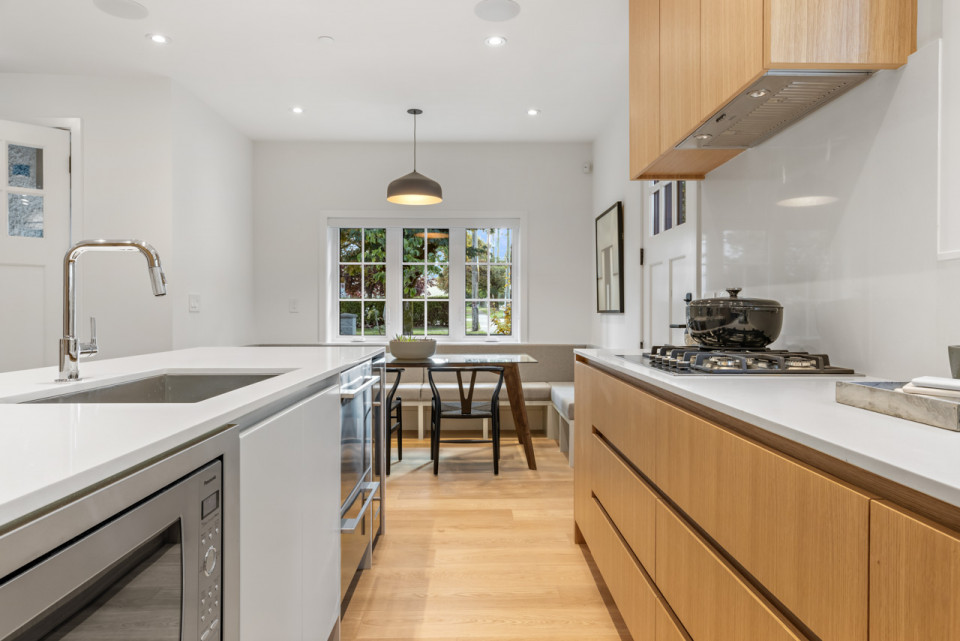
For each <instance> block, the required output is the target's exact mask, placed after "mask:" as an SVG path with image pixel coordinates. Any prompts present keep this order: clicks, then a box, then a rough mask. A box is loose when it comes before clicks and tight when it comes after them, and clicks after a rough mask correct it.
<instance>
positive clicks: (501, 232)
mask: <svg viewBox="0 0 960 641" xmlns="http://www.w3.org/2000/svg"><path fill="white" fill-rule="evenodd" d="M490 231H491V232H492V233H491V235H490V262H491V263H512V262H513V230H512V229H510V228H509V227H506V228H499V229H491V230H490Z"/></svg>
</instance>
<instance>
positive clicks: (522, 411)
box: [502, 363, 537, 470]
mask: <svg viewBox="0 0 960 641" xmlns="http://www.w3.org/2000/svg"><path fill="white" fill-rule="evenodd" d="M502 365H503V381H504V383H506V385H507V398H509V399H510V412H511V413H512V414H513V424H514V425H515V426H516V428H517V437H518V438H519V439H520V443H521V444H522V445H523V453H524V454H525V455H526V457H527V467H529V468H530V469H531V470H535V469H537V457H536V455H535V454H534V453H533V439H531V438H530V422H529V421H528V420H527V406H526V404H525V403H524V402H523V384H522V383H521V382H520V368H519V367H518V366H517V364H516V363H502Z"/></svg>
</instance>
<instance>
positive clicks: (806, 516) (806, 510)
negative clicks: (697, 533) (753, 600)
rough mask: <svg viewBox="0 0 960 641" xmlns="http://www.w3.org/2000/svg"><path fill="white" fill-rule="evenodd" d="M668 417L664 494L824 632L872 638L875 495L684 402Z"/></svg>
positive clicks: (836, 640) (661, 454)
mask: <svg viewBox="0 0 960 641" xmlns="http://www.w3.org/2000/svg"><path fill="white" fill-rule="evenodd" d="M638 393H643V392H638ZM665 418H666V420H661V421H660V422H659V423H658V427H659V429H658V431H657V470H658V479H657V485H658V487H659V488H660V489H661V490H662V491H663V493H664V494H666V495H667V496H669V497H670V499H671V501H673V502H674V503H675V504H676V505H677V506H678V507H679V508H680V509H681V510H682V511H683V512H684V513H685V514H687V515H688V516H689V517H690V518H691V519H692V520H693V521H695V522H696V523H697V524H698V525H699V526H700V527H702V528H703V529H704V530H705V531H706V532H707V533H709V535H710V537H711V538H712V539H713V540H714V541H716V543H717V545H719V546H720V547H721V548H722V549H723V550H725V551H726V552H727V553H729V554H730V555H731V556H733V557H734V558H736V559H737V561H738V563H740V565H742V566H743V567H744V568H745V569H746V571H747V572H749V573H750V574H752V575H753V576H754V577H756V579H757V580H758V581H759V582H760V583H762V584H763V585H764V586H765V587H766V588H767V589H768V590H769V591H770V592H771V593H772V594H773V595H774V596H775V597H776V598H777V599H778V600H779V601H780V602H781V603H783V604H784V605H785V606H786V607H787V608H788V609H789V610H790V611H792V612H793V613H794V614H796V615H797V616H798V617H800V619H802V620H803V621H804V622H805V624H806V625H807V626H808V627H809V628H810V629H811V630H812V631H813V633H814V634H816V635H817V636H818V637H819V638H821V639H824V640H825V641H841V640H842V641H847V640H851V641H853V640H859V641H866V639H867V590H868V577H867V558H868V554H869V525H870V524H869V518H870V517H869V515H870V500H871V496H870V495H869V494H867V493H865V492H863V491H861V490H859V489H857V488H855V487H852V486H850V485H848V484H845V483H843V482H841V481H838V480H837V479H834V478H832V477H830V476H828V475H826V474H824V473H822V472H820V471H819V470H815V469H813V468H811V467H809V466H807V465H804V464H802V463H800V462H798V461H795V460H793V459H791V458H789V457H787V456H785V455H783V454H780V453H778V452H775V451H773V450H771V449H769V448H767V447H764V446H762V445H760V444H758V443H755V442H753V441H751V440H749V439H747V438H745V437H743V436H740V435H738V434H735V433H733V432H731V431H729V430H726V429H724V428H722V427H720V426H717V425H714V424H713V423H711V422H709V421H707V420H704V419H702V418H700V417H697V416H695V415H693V414H691V413H689V412H686V411H684V410H681V409H679V408H675V407H673V408H671V409H670V412H669V413H668V414H666V416H665ZM658 526H659V525H658ZM658 541H659V539H658ZM658 571H659V566H658Z"/></svg>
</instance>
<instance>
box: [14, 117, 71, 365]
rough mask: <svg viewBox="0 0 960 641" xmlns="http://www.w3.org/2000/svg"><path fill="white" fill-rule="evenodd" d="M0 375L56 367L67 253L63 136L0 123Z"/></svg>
mask: <svg viewBox="0 0 960 641" xmlns="http://www.w3.org/2000/svg"><path fill="white" fill-rule="evenodd" d="M0 156H2V157H0V172H2V174H0V175H2V177H3V181H2V183H0V200H2V203H0V212H2V216H0V225H2V227H0V336H3V337H4V346H3V349H0V371H11V370H18V369H28V368H32V367H42V366H44V365H55V364H56V362H57V350H58V343H57V341H58V339H59V338H60V334H61V333H62V300H61V299H62V287H63V255H64V254H65V253H66V251H67V249H69V247H70V133H69V132H67V131H63V130H61V129H53V128H51V127H40V126H36V125H25V124H21V123H16V122H8V121H4V120H0Z"/></svg>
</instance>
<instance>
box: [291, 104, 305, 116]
mask: <svg viewBox="0 0 960 641" xmlns="http://www.w3.org/2000/svg"><path fill="white" fill-rule="evenodd" d="M290 111H292V112H293V113H295V114H302V113H303V107H300V106H299V105H298V106H296V107H293V108H291V109H290Z"/></svg>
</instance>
